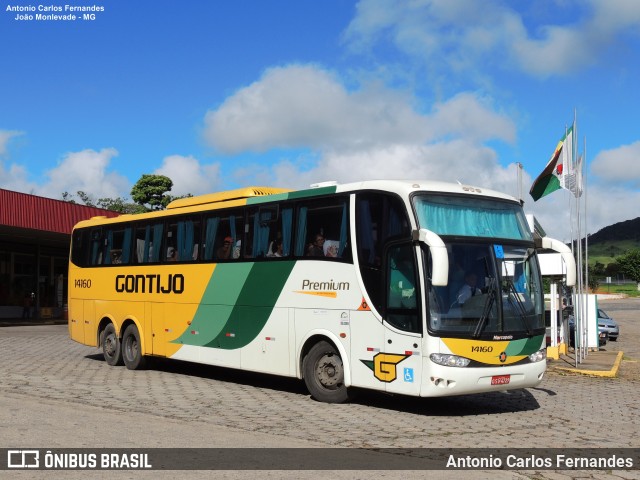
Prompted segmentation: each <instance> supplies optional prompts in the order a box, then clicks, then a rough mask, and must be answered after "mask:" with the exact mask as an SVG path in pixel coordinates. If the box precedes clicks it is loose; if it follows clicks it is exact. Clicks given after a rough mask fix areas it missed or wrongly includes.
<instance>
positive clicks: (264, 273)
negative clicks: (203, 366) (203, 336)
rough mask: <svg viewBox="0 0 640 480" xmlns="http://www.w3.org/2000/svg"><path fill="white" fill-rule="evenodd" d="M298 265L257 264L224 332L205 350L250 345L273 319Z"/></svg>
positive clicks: (291, 263)
mask: <svg viewBox="0 0 640 480" xmlns="http://www.w3.org/2000/svg"><path fill="white" fill-rule="evenodd" d="M295 264H296V262H295V261H285V262H264V263H263V262H261V263H254V264H253V267H252V268H251V272H250V273H249V275H248V277H247V279H246V282H245V284H244V285H243V287H242V291H241V292H240V295H239V296H238V300H237V302H236V303H235V306H234V308H233V311H232V313H231V317H230V318H229V321H228V322H227V324H226V325H225V327H224V330H223V331H221V332H220V333H219V334H218V335H217V336H216V338H214V339H213V340H212V341H211V342H209V343H208V344H207V345H206V346H207V347H215V348H224V349H229V350H232V349H236V348H242V347H244V346H246V345H248V344H249V343H251V342H252V341H253V340H254V339H255V338H256V337H257V336H258V334H259V333H260V331H261V330H262V329H263V328H264V326H265V324H266V323H267V320H268V319H269V317H270V316H271V312H273V309H274V307H275V304H276V302H277V301H278V297H280V294H281V293H282V289H283V288H284V285H285V283H286V282H287V279H288V278H289V275H290V274H291V271H292V270H293V267H294V266H295Z"/></svg>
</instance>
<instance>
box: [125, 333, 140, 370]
mask: <svg viewBox="0 0 640 480" xmlns="http://www.w3.org/2000/svg"><path fill="white" fill-rule="evenodd" d="M122 359H123V360H124V364H125V366H126V367H127V368H128V369H129V370H140V369H142V368H144V366H145V358H144V356H143V355H142V344H141V343H140V332H138V327H136V326H135V324H133V323H132V324H131V325H129V326H128V327H127V328H126V329H125V331H124V335H122Z"/></svg>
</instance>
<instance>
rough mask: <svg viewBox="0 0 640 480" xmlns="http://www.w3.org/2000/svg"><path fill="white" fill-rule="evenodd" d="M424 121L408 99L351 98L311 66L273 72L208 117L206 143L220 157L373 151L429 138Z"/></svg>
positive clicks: (364, 94) (375, 90) (370, 93)
mask: <svg viewBox="0 0 640 480" xmlns="http://www.w3.org/2000/svg"><path fill="white" fill-rule="evenodd" d="M427 127H428V125H427V123H426V121H425V119H424V118H422V117H421V116H420V115H419V114H417V113H416V112H415V111H414V110H413V109H412V107H411V104H410V99H409V98H406V97H405V96H403V95H402V94H400V93H398V92H396V91H392V90H388V89H384V88H382V87H380V86H375V85H372V86H369V87H368V88H366V89H363V90H360V91H356V92H348V91H347V90H346V88H345V87H344V86H343V85H342V84H341V83H340V81H339V80H338V79H337V78H336V77H335V76H334V75H333V74H332V73H330V72H328V71H326V70H323V69H321V68H317V67H314V66H311V65H292V66H288V67H280V68H273V69H270V70H268V71H267V72H265V74H264V75H263V77H262V78H261V79H260V80H258V81H257V82H255V83H253V84H252V85H249V86H248V87H245V88H242V89H241V90H239V91H238V92H236V93H235V94H234V95H232V96H231V97H229V98H228V99H227V100H226V101H225V102H224V103H223V104H222V105H221V106H220V107H219V108H218V109H216V110H213V111H210V112H208V113H207V116H206V118H205V133H204V136H205V139H206V140H207V142H208V143H209V144H211V145H212V146H214V147H215V148H216V149H218V150H219V151H222V152H225V153H237V152H240V151H246V150H251V151H265V150H268V149H271V148H274V147H281V148H297V147H306V148H313V149H323V150H324V149H327V148H332V147H336V146H339V147H340V148H367V147H370V146H371V145H376V144H381V143H382V144H385V143H389V142H393V141H412V142H416V141H420V140H422V139H424V138H426V136H428V135H429V129H428V128H427Z"/></svg>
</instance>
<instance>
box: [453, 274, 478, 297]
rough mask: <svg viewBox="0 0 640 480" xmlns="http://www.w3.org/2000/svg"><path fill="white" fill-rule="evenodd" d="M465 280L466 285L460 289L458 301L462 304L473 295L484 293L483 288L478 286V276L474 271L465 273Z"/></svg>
mask: <svg viewBox="0 0 640 480" xmlns="http://www.w3.org/2000/svg"><path fill="white" fill-rule="evenodd" d="M464 282H465V283H464V285H463V286H462V288H460V290H459V291H458V297H457V301H458V303H459V304H460V305H462V304H464V302H466V301H467V300H469V299H470V298H471V297H474V296H476V295H481V294H482V290H481V289H480V288H478V287H477V286H476V285H477V284H478V276H477V275H476V274H475V273H474V272H467V273H466V274H465V275H464Z"/></svg>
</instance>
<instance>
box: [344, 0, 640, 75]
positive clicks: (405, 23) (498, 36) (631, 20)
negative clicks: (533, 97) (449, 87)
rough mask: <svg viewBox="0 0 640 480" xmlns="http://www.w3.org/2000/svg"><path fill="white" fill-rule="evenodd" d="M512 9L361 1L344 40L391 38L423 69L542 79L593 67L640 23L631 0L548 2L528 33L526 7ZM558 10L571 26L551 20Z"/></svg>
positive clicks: (464, 1)
mask: <svg viewBox="0 0 640 480" xmlns="http://www.w3.org/2000/svg"><path fill="white" fill-rule="evenodd" d="M523 5H524V6H523V7H521V9H526V8H530V6H529V4H523ZM516 7H517V4H513V3H511V4H510V3H500V2H476V1H474V0H458V1H455V2H451V1H449V0H433V1H415V2H401V3H398V2H391V1H390V0H362V1H361V2H359V3H358V6H357V12H356V16H355V18H354V19H353V21H352V22H351V24H350V25H349V27H348V28H347V30H346V31H345V39H346V41H347V43H348V45H349V46H350V47H351V48H352V50H354V51H356V52H361V51H363V50H366V49H373V48H375V46H376V45H377V44H378V43H379V42H380V43H382V42H383V41H389V40H390V41H391V42H393V44H395V46H396V47H397V48H398V49H399V50H400V51H402V52H404V53H406V54H408V55H411V56H412V57H413V58H415V59H418V60H419V61H420V62H422V63H424V64H426V65H428V67H429V69H430V70H433V69H435V70H440V69H442V68H443V66H445V65H446V66H447V68H449V69H451V70H454V71H459V70H463V69H470V70H483V68H484V65H486V64H491V65H501V66H502V67H505V68H515V69H518V70H521V71H523V72H525V73H528V74H530V75H534V76H540V77H546V76H550V75H563V74H568V73H571V72H574V71H577V70H579V69H581V68H583V67H586V66H589V65H591V64H593V63H594V62H595V61H597V58H598V56H599V55H602V54H603V53H604V52H605V50H606V49H607V48H609V47H610V46H612V45H613V44H615V42H617V41H620V38H622V36H623V35H624V34H626V33H630V34H633V35H637V34H638V26H640V3H638V2H637V1H634V0H613V1H607V2H602V1H598V0H592V1H591V2H567V3H564V4H560V3H554V4H551V5H550V8H549V10H548V11H549V21H548V23H547V24H546V25H545V24H542V25H541V26H540V27H539V28H538V30H536V31H533V32H530V31H528V30H527V18H526V15H528V12H526V11H523V12H522V13H521V12H520V11H517V10H516V9H515V8H516ZM563 8H564V9H566V11H567V12H570V14H571V18H572V19H573V21H572V23H569V24H557V23H553V22H554V21H555V20H556V18H561V17H562V15H555V14H554V13H555V12H557V11H558V10H560V9H563ZM540 11H542V9H538V10H537V12H538V13H539V12H540ZM497 59H499V61H498V60H497Z"/></svg>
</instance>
